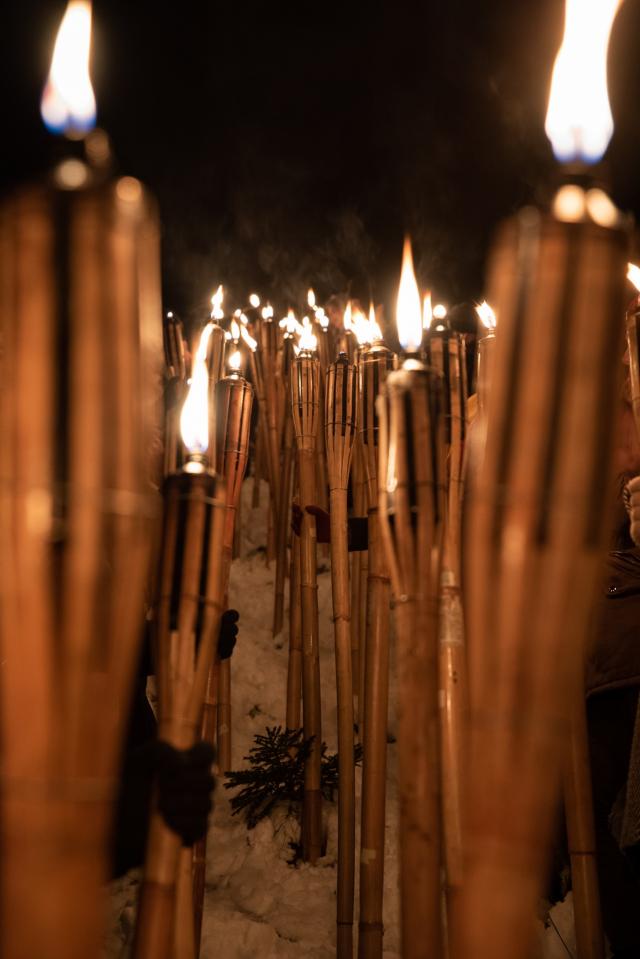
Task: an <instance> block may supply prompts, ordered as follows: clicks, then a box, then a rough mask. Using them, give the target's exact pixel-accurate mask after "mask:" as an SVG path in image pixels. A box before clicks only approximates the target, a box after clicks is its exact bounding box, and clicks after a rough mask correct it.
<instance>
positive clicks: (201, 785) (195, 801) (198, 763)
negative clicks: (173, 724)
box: [155, 740, 215, 846]
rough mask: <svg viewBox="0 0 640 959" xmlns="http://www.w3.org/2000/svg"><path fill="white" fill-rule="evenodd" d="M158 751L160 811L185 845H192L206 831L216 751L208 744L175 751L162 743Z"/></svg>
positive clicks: (213, 784)
mask: <svg viewBox="0 0 640 959" xmlns="http://www.w3.org/2000/svg"><path fill="white" fill-rule="evenodd" d="M155 752H156V776H157V795H158V809H159V810H160V812H161V814H162V817H163V819H164V821H165V822H166V824H167V826H169V828H170V829H172V830H173V831H174V832H176V833H178V835H179V836H180V839H181V840H182V845H183V846H193V844H194V843H195V842H197V841H198V839H202V837H203V836H204V835H205V833H206V831H207V819H208V816H209V813H210V812H211V809H212V802H211V794H212V792H213V789H214V786H215V780H214V778H213V772H212V770H211V766H212V763H213V760H214V759H215V750H214V748H213V746H211V745H210V744H209V743H206V742H199V743H196V744H195V746H192V747H191V749H174V747H173V746H170V745H169V743H166V742H163V741H162V740H160V741H158V743H157V744H156V750H155Z"/></svg>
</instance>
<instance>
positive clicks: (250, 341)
mask: <svg viewBox="0 0 640 959" xmlns="http://www.w3.org/2000/svg"><path fill="white" fill-rule="evenodd" d="M240 335H241V336H242V339H243V340H244V341H245V343H246V344H247V346H248V347H249V349H250V350H251V352H252V353H255V351H256V350H257V349H258V341H257V340H254V338H253V337H252V336H251V333H249V330H248V329H247V328H246V326H241V327H240Z"/></svg>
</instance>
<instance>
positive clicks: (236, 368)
mask: <svg viewBox="0 0 640 959" xmlns="http://www.w3.org/2000/svg"><path fill="white" fill-rule="evenodd" d="M241 366H242V354H241V353H240V350H236V351H235V352H234V353H232V354H231V356H230V357H229V369H230V370H231V371H232V372H233V373H239V372H240V367H241Z"/></svg>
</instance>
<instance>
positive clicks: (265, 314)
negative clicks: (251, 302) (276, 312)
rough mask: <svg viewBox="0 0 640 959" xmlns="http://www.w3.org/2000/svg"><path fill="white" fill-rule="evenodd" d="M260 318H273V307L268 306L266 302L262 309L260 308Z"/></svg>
mask: <svg viewBox="0 0 640 959" xmlns="http://www.w3.org/2000/svg"><path fill="white" fill-rule="evenodd" d="M262 319H263V320H272V319H273V307H272V306H269V305H268V304H267V306H265V307H263V309H262Z"/></svg>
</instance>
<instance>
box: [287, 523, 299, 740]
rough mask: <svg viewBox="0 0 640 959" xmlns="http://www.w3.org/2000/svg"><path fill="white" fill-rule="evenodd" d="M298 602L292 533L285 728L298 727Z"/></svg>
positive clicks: (295, 539) (296, 548)
mask: <svg viewBox="0 0 640 959" xmlns="http://www.w3.org/2000/svg"><path fill="white" fill-rule="evenodd" d="M300 602H301V601H300V537H299V536H296V534H295V533H293V534H292V537H291V571H290V576H289V661H288V666H287V717H286V722H287V729H300V696H301V694H302V613H301V609H300Z"/></svg>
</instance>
